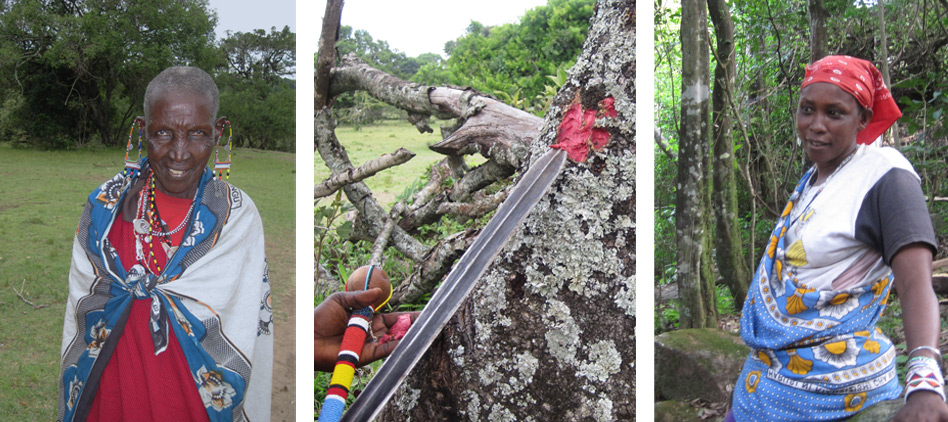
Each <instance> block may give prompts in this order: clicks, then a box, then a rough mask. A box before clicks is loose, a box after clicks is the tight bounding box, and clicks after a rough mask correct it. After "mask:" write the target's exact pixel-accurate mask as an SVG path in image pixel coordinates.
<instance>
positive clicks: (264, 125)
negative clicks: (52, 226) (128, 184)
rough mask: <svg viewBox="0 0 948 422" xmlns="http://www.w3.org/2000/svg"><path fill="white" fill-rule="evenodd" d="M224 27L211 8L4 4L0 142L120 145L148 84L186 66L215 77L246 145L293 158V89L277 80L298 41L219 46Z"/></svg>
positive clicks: (106, 0) (120, 1)
mask: <svg viewBox="0 0 948 422" xmlns="http://www.w3.org/2000/svg"><path fill="white" fill-rule="evenodd" d="M216 24H217V16H216V14H215V13H214V12H213V11H211V10H209V9H208V2H207V0H189V1H180V0H149V1H137V2H136V1H128V0H76V1H52V0H21V1H14V2H0V139H3V140H4V141H13V143H14V144H16V145H21V146H33V147H41V148H49V149H59V148H73V147H79V146H83V145H86V144H89V143H96V144H98V143H101V144H104V145H117V144H119V143H121V142H122V141H123V133H124V132H126V131H127V130H128V125H129V124H130V123H131V121H132V119H133V118H134V117H135V116H137V115H140V114H142V108H143V107H142V99H143V97H144V93H145V87H146V86H147V84H148V82H149V81H150V80H151V79H152V78H153V77H154V76H155V75H157V74H158V73H159V72H160V71H161V70H162V69H164V68H166V67H168V66H172V65H184V64H186V65H192V66H197V67H200V68H202V69H205V70H207V71H208V72H209V73H210V74H211V75H212V76H215V77H216V79H217V82H218V86H219V87H220V88H221V91H222V95H221V97H222V110H223V111H224V112H225V113H229V114H230V117H231V118H232V119H233V120H234V123H235V128H238V127H239V128H240V129H238V130H237V131H236V133H237V134H238V145H243V146H252V147H256V148H279V149H283V150H291V149H292V148H293V140H292V139H293V138H294V137H295V136H294V134H293V130H294V128H295V124H294V120H293V119H294V117H295V93H294V92H293V90H294V89H295V87H294V84H293V83H292V82H291V81H286V80H279V79H281V78H283V77H285V76H287V75H289V74H291V73H292V72H293V68H294V66H295V58H294V57H293V51H294V48H295V35H294V34H293V33H291V32H289V29H288V28H284V29H283V31H276V30H273V31H272V32H271V34H269V35H267V34H265V33H264V31H263V30H256V31H253V32H251V33H246V34H241V33H237V34H233V35H231V36H230V37H229V38H228V39H225V40H224V41H223V42H222V43H221V45H219V46H218V45H216V44H215V42H214V27H215V25H216ZM260 78H263V79H260ZM231 102H233V103H234V104H233V106H231V104H230V103H231Z"/></svg>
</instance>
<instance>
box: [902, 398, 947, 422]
mask: <svg viewBox="0 0 948 422" xmlns="http://www.w3.org/2000/svg"><path fill="white" fill-rule="evenodd" d="M892 421H893V422H948V404H945V401H944V400H942V399H941V396H939V395H938V394H935V393H934V392H931V391H916V392H914V393H912V394H911V395H910V396H909V397H908V401H906V402H905V406H902V409H901V410H899V413H896V414H895V417H894V418H892Z"/></svg>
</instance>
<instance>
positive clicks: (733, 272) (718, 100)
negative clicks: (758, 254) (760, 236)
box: [708, 0, 750, 309]
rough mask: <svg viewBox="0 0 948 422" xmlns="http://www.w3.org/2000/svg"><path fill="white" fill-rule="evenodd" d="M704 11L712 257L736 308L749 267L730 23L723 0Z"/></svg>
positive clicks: (710, 0)
mask: <svg viewBox="0 0 948 422" xmlns="http://www.w3.org/2000/svg"><path fill="white" fill-rule="evenodd" d="M708 12H709V13H710V15H711V22H712V23H714V36H715V37H716V38H717V55H716V56H715V59H716V60H715V61H716V62H717V66H715V68H714V90H713V91H712V93H713V94H712V97H711V109H712V113H713V114H712V115H713V120H712V126H713V128H714V143H713V145H714V153H713V154H712V163H713V171H714V193H713V196H712V202H713V207H714V218H715V224H716V227H715V236H714V245H715V259H716V262H717V264H718V271H719V272H720V273H721V277H722V278H723V279H724V284H725V285H727V287H728V289H729V290H730V291H731V295H732V296H734V304H735V305H736V306H737V309H740V308H741V306H743V304H744V297H745V296H747V286H748V285H749V284H750V270H748V267H747V266H746V265H745V264H744V254H743V247H742V245H743V242H742V241H741V232H740V230H739V229H738V220H737V184H736V183H737V182H736V177H735V176H734V162H735V159H734V139H733V137H732V135H731V125H732V118H731V108H730V104H729V103H728V102H729V98H733V97H734V75H735V74H736V72H737V69H736V66H735V64H734V23H733V22H731V13H730V11H729V10H728V7H727V3H725V2H724V0H708Z"/></svg>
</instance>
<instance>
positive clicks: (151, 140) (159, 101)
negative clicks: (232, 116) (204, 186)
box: [145, 91, 224, 198]
mask: <svg viewBox="0 0 948 422" xmlns="http://www.w3.org/2000/svg"><path fill="white" fill-rule="evenodd" d="M212 112H213V108H212V106H211V104H210V100H209V99H208V98H207V97H206V96H204V95H200V94H195V93H189V92H173V91H169V92H165V93H162V94H160V95H159V96H158V98H156V99H155V100H154V102H153V103H152V104H151V107H150V110H149V113H148V115H147V116H145V136H146V137H147V139H148V161H149V162H150V163H151V168H152V170H153V171H154V172H155V186H156V187H157V188H158V190H160V191H161V192H163V193H165V194H167V195H170V196H175V197H179V198H190V197H192V196H193V195H194V192H195V191H196V190H197V186H198V182H199V181H200V180H201V174H202V173H203V172H204V168H205V167H206V166H207V160H208V158H210V156H211V150H213V148H214V140H215V136H214V133H215V132H214V131H215V128H216V129H217V130H220V128H223V124H224V118H223V117H222V118H221V119H219V120H218V122H216V123H215V122H214V115H213V114H212Z"/></svg>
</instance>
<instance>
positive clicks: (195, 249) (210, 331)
mask: <svg viewBox="0 0 948 422" xmlns="http://www.w3.org/2000/svg"><path fill="white" fill-rule="evenodd" d="M147 168H148V164H147V159H144V160H142V169H143V170H142V173H145V172H147ZM138 176H139V172H138V171H135V172H133V173H132V174H131V175H130V176H127V177H126V176H125V175H124V174H123V173H119V174H118V175H116V176H115V177H113V178H112V179H111V180H109V181H107V182H105V183H104V184H102V185H101V186H100V187H99V188H98V189H96V190H95V191H93V192H92V194H90V195H89V199H88V202H87V203H86V206H85V209H84V211H83V213H82V217H81V218H80V220H79V227H78V229H77V231H76V238H75V241H74V242H73V253H72V266H71V269H70V272H69V299H68V302H67V304H66V317H65V324H64V328H63V342H62V355H61V372H60V377H59V381H58V384H59V416H58V418H59V420H62V421H73V420H82V419H84V418H85V415H86V414H88V411H89V406H91V404H92V401H93V399H94V396H95V391H96V388H97V385H98V382H99V377H100V376H101V374H102V371H103V370H104V369H105V366H106V364H107V363H108V356H110V355H111V352H112V350H114V348H115V344H116V343H117V342H118V339H119V337H120V336H121V332H122V330H123V329H124V324H125V318H126V316H127V313H126V310H127V309H130V307H131V304H132V301H134V300H136V299H147V298H152V299H153V301H152V303H153V305H152V317H151V324H150V328H151V332H152V337H153V339H154V340H155V353H156V354H157V353H161V352H162V351H163V350H164V348H165V347H166V346H167V330H168V329H169V328H170V329H172V330H174V335H175V337H176V338H177V340H178V343H179V345H180V347H181V349H182V351H183V352H184V355H185V358H186V360H187V364H188V367H189V368H190V370H191V374H192V376H193V377H194V382H195V388H196V389H197V390H198V391H199V393H200V395H201V398H202V399H203V400H204V404H205V407H206V408H207V412H208V416H209V417H210V420H211V421H245V420H251V421H253V420H269V417H270V394H271V391H270V389H271V387H270V386H271V372H272V364H273V336H272V331H271V328H272V322H273V317H272V308H271V305H270V283H269V279H268V272H267V263H266V258H265V256H264V239H263V226H262V223H261V220H260V215H259V214H258V213H257V209H256V207H255V206H254V204H253V202H252V201H251V200H250V198H249V197H247V195H246V194H245V193H244V192H242V191H241V190H240V189H237V188H236V187H234V186H231V185H230V184H228V183H226V182H223V181H219V180H216V179H214V178H213V177H212V173H211V171H210V170H207V169H205V171H204V174H203V176H202V178H201V181H200V184H199V187H198V193H197V197H198V198H200V203H199V204H196V205H195V209H194V211H193V212H192V215H191V217H190V221H189V223H188V227H189V228H190V229H189V231H188V233H186V235H185V237H184V239H183V241H182V243H181V245H180V246H179V247H178V249H177V251H176V252H174V255H173V256H169V257H168V263H167V264H166V267H165V268H164V269H163V271H162V273H161V274H160V275H158V276H157V277H156V276H154V275H152V274H149V273H146V272H145V271H144V270H143V268H142V267H141V265H135V266H134V267H133V268H132V269H131V270H130V271H128V272H126V271H125V267H124V266H123V265H122V263H121V262H119V258H118V255H117V253H116V252H115V249H114V248H113V247H112V245H111V244H110V242H109V241H108V234H109V231H110V230H111V228H112V224H113V223H114V222H115V221H116V218H117V217H118V216H119V215H120V212H119V209H120V204H122V199H123V196H125V195H126V194H127V193H128V192H129V189H130V187H131V186H132V185H133V184H134V183H135V182H137V181H138V179H139V177H138ZM113 333H117V334H118V335H112V334H113ZM130 376H133V375H131V374H130Z"/></svg>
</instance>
